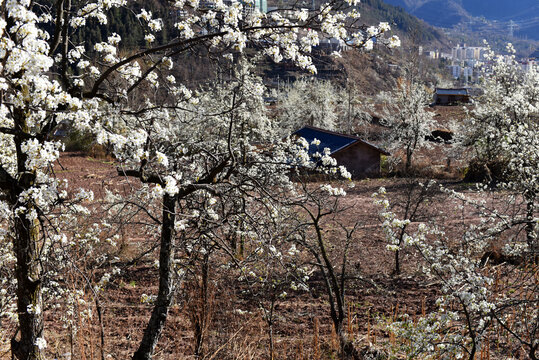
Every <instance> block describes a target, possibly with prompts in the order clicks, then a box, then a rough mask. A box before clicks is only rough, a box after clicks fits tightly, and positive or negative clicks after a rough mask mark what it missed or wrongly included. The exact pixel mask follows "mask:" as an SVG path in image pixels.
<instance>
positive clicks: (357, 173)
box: [292, 125, 389, 179]
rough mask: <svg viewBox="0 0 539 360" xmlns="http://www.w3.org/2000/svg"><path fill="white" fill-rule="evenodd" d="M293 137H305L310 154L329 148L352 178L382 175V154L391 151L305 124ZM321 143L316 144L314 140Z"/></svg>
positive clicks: (331, 154) (353, 137)
mask: <svg viewBox="0 0 539 360" xmlns="http://www.w3.org/2000/svg"><path fill="white" fill-rule="evenodd" d="M292 136H293V137H302V138H304V139H305V140H306V141H307V142H308V143H309V144H310V145H309V155H311V156H312V155H314V154H315V153H317V152H318V153H323V151H324V148H329V154H330V156H331V157H333V158H334V159H335V160H337V165H343V166H345V167H346V169H347V170H348V171H349V172H350V173H351V174H352V178H355V179H359V178H365V177H377V176H380V162H381V157H382V155H385V156H388V155H389V153H388V152H387V151H385V150H383V149H380V148H379V147H377V146H375V145H373V144H370V143H368V142H366V141H364V140H362V139H360V138H359V137H357V136H354V135H346V134H340V133H337V132H334V131H329V130H325V129H320V128H316V127H314V126H308V125H307V126H304V127H302V128H301V129H299V130H297V131H295V132H294V133H292ZM315 139H316V140H318V141H319V142H320V143H319V144H318V145H315V142H314V140H315Z"/></svg>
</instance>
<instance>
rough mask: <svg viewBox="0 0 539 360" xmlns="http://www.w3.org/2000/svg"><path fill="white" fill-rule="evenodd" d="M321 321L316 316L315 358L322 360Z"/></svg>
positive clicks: (314, 359)
mask: <svg viewBox="0 0 539 360" xmlns="http://www.w3.org/2000/svg"><path fill="white" fill-rule="evenodd" d="M319 336H320V321H319V320H318V318H314V336H313V360H320V338H319Z"/></svg>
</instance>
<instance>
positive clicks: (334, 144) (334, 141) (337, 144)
mask: <svg viewBox="0 0 539 360" xmlns="http://www.w3.org/2000/svg"><path fill="white" fill-rule="evenodd" d="M294 135H298V136H301V137H302V138H304V139H305V140H307V142H309V145H310V146H309V155H312V154H314V153H316V152H319V153H320V154H322V153H323V151H324V148H329V150H330V154H333V153H335V152H337V151H339V150H340V149H342V148H344V147H346V146H348V145H351V144H353V143H355V142H356V141H358V139H354V138H351V137H347V136H342V135H338V134H333V133H330V132H326V131H321V130H318V129H313V128H311V127H304V128H301V129H299V130H298V131H296V132H295V133H294ZM314 139H318V140H320V145H318V146H316V145H313V144H311V142H312V141H313V140H314Z"/></svg>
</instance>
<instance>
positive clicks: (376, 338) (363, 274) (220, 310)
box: [0, 153, 506, 359]
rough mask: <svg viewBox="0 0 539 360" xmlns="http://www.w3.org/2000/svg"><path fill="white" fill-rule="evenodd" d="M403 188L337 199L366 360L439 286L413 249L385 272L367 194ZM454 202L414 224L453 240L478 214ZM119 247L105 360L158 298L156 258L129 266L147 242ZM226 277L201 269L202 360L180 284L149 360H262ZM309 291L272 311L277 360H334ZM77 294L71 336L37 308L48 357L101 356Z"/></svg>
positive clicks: (123, 182)
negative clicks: (350, 228)
mask: <svg viewBox="0 0 539 360" xmlns="http://www.w3.org/2000/svg"><path fill="white" fill-rule="evenodd" d="M60 163H61V166H60V165H58V166H56V167H55V171H56V173H57V175H58V176H59V177H61V178H66V179H68V181H69V186H70V188H71V189H76V188H78V187H84V188H90V189H91V190H93V191H94V193H95V196H96V199H99V198H101V197H103V196H104V188H105V187H109V188H110V187H112V188H114V189H116V190H120V191H121V189H122V188H125V189H126V190H127V189H128V188H129V187H130V186H137V185H136V183H132V180H129V179H126V178H123V177H120V176H118V175H117V173H116V170H115V167H114V163H113V162H112V161H110V160H109V159H96V158H91V157H87V156H84V155H81V154H77V153H67V154H64V155H62V157H61V161H60ZM441 181H442V182H443V183H444V185H445V186H447V187H449V188H452V189H457V190H462V191H464V192H467V193H468V194H470V195H472V194H473V192H472V190H467V186H466V185H465V184H461V183H459V182H458V181H457V180H455V179H453V180H441ZM407 184H408V179H404V178H388V179H366V180H362V181H357V182H355V187H354V188H352V189H349V190H348V196H347V197H346V198H345V200H344V201H345V204H346V205H349V206H350V209H349V210H348V211H347V212H346V213H343V214H341V218H340V221H341V222H343V223H344V224H345V225H349V224H352V223H353V222H356V221H360V222H361V224H362V227H361V228H360V231H359V232H358V233H357V234H356V236H355V238H354V241H353V244H352V248H351V251H350V258H349V265H348V266H349V269H350V271H349V279H347V290H346V296H347V302H348V320H347V324H346V326H347V331H348V333H349V334H351V336H352V338H353V339H354V342H355V344H356V345H357V346H358V348H360V349H363V350H362V351H364V354H365V356H367V352H368V351H370V354H375V353H376V351H377V350H379V351H380V352H381V353H383V352H385V351H386V350H387V349H388V348H389V347H390V346H391V344H394V343H395V341H396V340H395V339H394V337H392V336H391V334H389V333H387V332H386V331H385V330H384V328H383V326H382V325H381V323H383V322H385V323H391V322H392V321H394V320H396V319H398V318H399V317H400V316H401V315H402V314H404V313H406V314H409V315H411V316H413V317H419V316H421V315H422V314H425V313H427V312H429V310H431V309H433V308H434V307H435V304H434V301H435V299H436V296H437V294H439V291H440V290H439V286H440V284H439V283H438V282H436V281H433V280H432V279H427V278H425V277H424V276H423V275H422V273H421V261H419V259H418V256H417V254H416V253H414V252H413V251H406V252H404V254H403V257H402V266H403V270H402V274H401V275H399V276H394V275H392V270H393V253H391V252H390V251H388V250H386V247H385V245H386V244H385V243H384V242H383V236H382V234H381V233H380V232H381V229H380V221H379V219H378V215H377V212H378V209H377V208H376V206H375V205H374V204H373V200H372V197H371V195H372V193H373V192H375V191H377V190H378V188H379V187H380V186H384V187H386V189H387V191H388V195H389V198H390V199H392V198H393V199H396V200H395V201H398V199H399V198H401V197H402V196H403V194H404V192H405V190H406V188H407ZM497 198H498V196H497V195H496V194H494V195H493V196H492V198H488V199H485V200H487V201H490V203H491V204H495V203H496V202H497V201H499V199H497ZM457 205H458V204H457V203H456V202H454V201H448V200H447V198H446V197H445V196H444V195H442V194H441V193H440V192H436V193H435V194H433V195H432V197H431V198H430V199H429V202H428V204H427V206H426V207H425V208H424V209H423V210H422V211H423V213H422V217H420V220H421V221H433V220H436V221H438V222H440V223H444V224H445V225H446V231H447V232H448V234H449V237H450V238H453V239H454V240H455V241H458V239H459V237H460V236H462V231H463V228H464V227H465V226H466V225H468V224H471V223H474V222H477V221H478V213H477V212H476V211H474V210H472V209H458V207H457ZM328 236H329V238H330V239H331V236H332V232H331V231H329V230H328ZM120 242H121V243H122V246H121V247H119V248H118V249H117V250H118V251H117V253H118V257H119V258H120V261H119V263H118V264H117V265H118V266H119V267H120V268H121V273H120V274H119V275H117V276H113V277H112V279H111V281H110V283H109V284H108V285H107V286H106V288H105V290H104V291H103V292H101V293H100V300H99V301H100V306H101V309H102V324H103V330H104V338H103V342H104V348H103V353H104V355H105V357H106V358H111V359H125V358H128V357H130V355H132V354H133V352H134V350H135V349H136V347H137V345H138V343H139V341H140V339H141V337H142V333H143V329H144V326H145V324H146V323H147V321H148V319H149V315H150V311H151V306H150V305H148V304H143V303H141V295H142V294H143V293H145V294H156V293H157V279H158V273H157V269H156V268H155V267H154V266H153V264H154V260H155V259H156V258H157V254H158V251H154V252H151V253H149V254H148V255H146V256H144V257H142V258H140V259H139V260H138V261H136V262H135V263H134V264H129V262H130V260H132V259H133V258H134V257H136V256H137V255H138V254H140V253H141V251H143V249H146V248H147V247H148V246H149V244H151V241H150V240H148V239H146V238H145V237H144V235H143V234H142V235H141V234H140V233H138V232H137V231H136V229H131V230H128V231H126V232H124V233H123V238H122V239H121V240H120ZM336 243H337V244H338V243H339V242H338V241H336ZM336 253H338V249H337V250H336ZM106 270H107V269H95V272H94V273H93V275H94V277H95V278H98V275H99V274H101V273H102V272H103V271H106ZM225 275H226V271H225V270H220V269H211V270H210V274H209V277H210V287H209V289H210V295H209V300H208V304H207V307H206V308H205V310H206V314H207V326H206V327H205V329H204V336H205V341H204V344H203V348H202V349H203V354H204V356H201V357H195V356H194V355H193V354H194V332H193V321H192V319H195V318H196V316H199V315H200V312H201V306H202V305H200V303H199V301H197V294H198V293H197V288H196V286H193V284H189V283H186V284H183V285H182V287H181V288H180V289H179V290H178V296H177V299H176V302H175V304H174V305H173V306H172V308H171V311H170V313H169V317H168V319H167V323H166V326H165V329H164V334H163V336H162V338H161V340H160V343H159V345H158V347H157V351H156V355H155V359H195V358H199V359H268V350H267V349H268V335H267V326H266V323H265V322H264V320H263V319H262V316H261V310H259V308H258V306H257V303H256V302H255V301H254V300H253V299H252V298H251V296H250V295H248V294H245V293H244V292H243V291H242V290H243V287H242V285H241V284H240V283H239V282H237V281H233V280H232V279H230V278H229V277H227V276H225ZM309 286H310V290H309V291H287V292H288V296H287V297H286V298H285V299H282V300H279V301H278V302H277V304H276V308H275V312H276V323H275V330H274V333H275V352H276V355H275V358H276V359H334V358H337V353H338V351H337V350H338V345H337V339H336V336H335V334H334V332H333V331H332V325H331V320H330V317H329V307H328V302H327V300H326V295H325V289H324V284H323V282H322V278H321V277H320V276H319V274H317V273H314V274H313V276H312V277H311V279H310V280H309ZM84 296H85V298H86V300H87V303H88V304H91V305H90V307H91V308H93V309H94V310H93V311H94V315H93V317H92V318H91V319H89V320H88V319H87V320H83V319H79V323H78V324H76V325H77V328H78V331H76V332H75V331H73V328H71V329H70V328H68V329H65V328H63V327H62V324H61V322H60V321H58V319H59V317H60V316H61V314H60V313H58V312H57V311H55V310H54V309H49V310H47V311H46V313H45V317H46V325H45V328H46V332H45V337H46V339H47V341H48V344H49V346H48V349H49V351H50V358H55V359H70V358H74V359H75V358H76V359H98V358H100V357H101V349H102V347H101V345H100V343H101V341H102V340H101V339H100V332H101V327H100V326H99V321H98V317H97V316H96V314H95V306H94V304H93V301H94V300H93V296H92V294H91V292H90V291H86V292H85V295H84ZM2 325H3V326H4V325H8V326H7V327H5V328H4V329H2V333H3V334H2V335H1V336H0V340H2V342H3V344H1V346H0V349H6V351H7V349H8V344H9V343H8V337H9V336H12V335H13V334H14V332H15V329H14V328H13V327H12V326H9V324H8V322H5V323H4V324H2ZM369 349H370V350H369ZM0 355H1V353H0ZM373 356H374V355H373ZM489 356H491V357H490V358H492V359H503V358H505V356H506V354H504V350H503V349H498V350H497V351H496V349H494V348H493V349H492V353H490V355H489ZM0 357H4V358H9V353H8V352H4V353H3V355H2V356H0ZM366 358H367V357H366ZM485 359H486V358H485Z"/></svg>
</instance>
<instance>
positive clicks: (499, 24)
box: [385, 0, 539, 40]
mask: <svg viewBox="0 0 539 360" xmlns="http://www.w3.org/2000/svg"><path fill="white" fill-rule="evenodd" d="M385 1H386V2H387V3H389V4H392V5H397V6H401V7H402V8H404V9H405V10H406V11H408V12H409V13H411V14H412V15H415V16H417V17H419V18H420V19H423V20H425V21H426V22H428V23H429V24H431V25H434V26H439V27H445V28H450V27H454V26H456V25H463V24H464V25H468V26H471V27H472V28H480V29H481V30H488V29H492V30H493V31H504V32H506V33H508V32H509V29H510V28H511V27H512V28H513V31H514V34H515V35H516V36H520V37H530V38H532V39H536V40H539V1H538V0H518V1H507V0H488V1H485V0H385Z"/></svg>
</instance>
